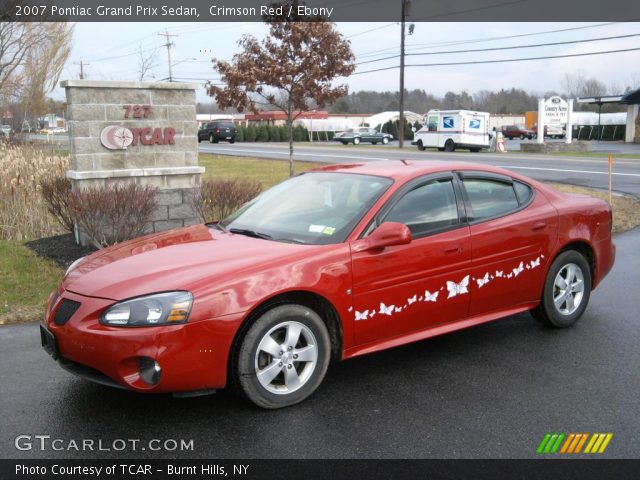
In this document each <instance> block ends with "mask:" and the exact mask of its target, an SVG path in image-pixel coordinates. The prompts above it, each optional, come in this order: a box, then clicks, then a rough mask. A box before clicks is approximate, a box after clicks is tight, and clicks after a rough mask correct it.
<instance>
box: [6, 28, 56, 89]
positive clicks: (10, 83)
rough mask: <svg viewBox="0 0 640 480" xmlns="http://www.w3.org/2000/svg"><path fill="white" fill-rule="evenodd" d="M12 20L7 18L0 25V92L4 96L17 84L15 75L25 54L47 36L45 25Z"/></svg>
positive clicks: (25, 56)
mask: <svg viewBox="0 0 640 480" xmlns="http://www.w3.org/2000/svg"><path fill="white" fill-rule="evenodd" d="M3 20H4V18H3ZM12 20H14V19H11V18H9V19H8V21H3V22H1V23H0V92H2V93H3V94H5V95H6V94H11V93H13V92H12V90H13V89H14V88H15V87H16V86H17V85H18V84H19V82H18V81H17V75H18V74H19V72H20V67H22V65H24V61H25V59H26V58H27V54H28V53H29V52H31V50H32V49H33V48H35V47H36V46H37V45H39V44H41V43H42V42H44V41H45V40H46V39H47V35H48V32H47V28H46V25H47V24H46V23H36V22H34V23H28V22H15V21H12Z"/></svg>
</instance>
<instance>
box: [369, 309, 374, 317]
mask: <svg viewBox="0 0 640 480" xmlns="http://www.w3.org/2000/svg"><path fill="white" fill-rule="evenodd" d="M375 314H376V311H375V310H371V313H370V314H369V318H373V317H374V316H375Z"/></svg>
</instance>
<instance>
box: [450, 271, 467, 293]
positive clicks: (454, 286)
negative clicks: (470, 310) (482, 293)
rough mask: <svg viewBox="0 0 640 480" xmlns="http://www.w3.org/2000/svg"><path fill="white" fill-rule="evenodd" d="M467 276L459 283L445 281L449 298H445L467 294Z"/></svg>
mask: <svg viewBox="0 0 640 480" xmlns="http://www.w3.org/2000/svg"><path fill="white" fill-rule="evenodd" d="M468 286H469V275H467V276H466V277H464V278H463V279H462V280H461V281H460V283H456V282H451V281H447V290H449V296H448V297H447V298H451V297H455V296H456V295H462V294H463V293H469V289H468V288H467V287H468Z"/></svg>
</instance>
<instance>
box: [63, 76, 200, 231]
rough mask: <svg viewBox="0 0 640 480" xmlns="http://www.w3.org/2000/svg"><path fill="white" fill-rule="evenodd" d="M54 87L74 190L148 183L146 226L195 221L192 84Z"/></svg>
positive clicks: (75, 83)
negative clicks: (62, 110)
mask: <svg viewBox="0 0 640 480" xmlns="http://www.w3.org/2000/svg"><path fill="white" fill-rule="evenodd" d="M62 87H64V88H65V90H66V96H67V119H68V124H69V142H70V170H69V172H68V173H67V176H68V178H69V179H70V180H71V183H72V188H73V189H74V190H76V189H81V188H86V187H92V186H108V185H110V184H113V183H114V182H136V183H138V184H141V185H152V186H155V187H157V188H158V208H157V210H156V212H155V215H154V217H153V224H152V225H151V226H150V227H149V228H148V229H147V230H148V231H149V232H158V231H162V230H168V229H170V228H176V227H182V226H187V225H192V224H195V223H199V222H200V219H199V218H198V217H197V214H196V212H195V211H194V209H193V206H192V197H193V195H194V193H195V192H196V191H197V189H198V187H199V185H200V175H201V174H202V173H203V172H204V168H203V167H200V166H198V149H197V146H198V142H197V122H196V107H195V105H196V100H195V89H196V88H197V85H194V84H186V83H151V82H115V81H94V80H67V81H64V82H62ZM81 241H82V238H81Z"/></svg>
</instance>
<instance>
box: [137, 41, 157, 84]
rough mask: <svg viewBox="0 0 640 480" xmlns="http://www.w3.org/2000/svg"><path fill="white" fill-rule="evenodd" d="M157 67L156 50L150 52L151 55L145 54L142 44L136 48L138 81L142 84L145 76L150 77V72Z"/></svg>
mask: <svg viewBox="0 0 640 480" xmlns="http://www.w3.org/2000/svg"><path fill="white" fill-rule="evenodd" d="M157 66H158V62H157V61H156V50H155V49H154V50H152V51H151V53H149V54H145V50H144V49H143V48H142V44H141V45H139V46H138V80H139V81H140V82H142V81H143V80H144V79H145V78H146V77H147V75H149V76H150V77H151V78H153V76H152V75H150V73H151V70H153V69H154V68H156V67H157Z"/></svg>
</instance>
